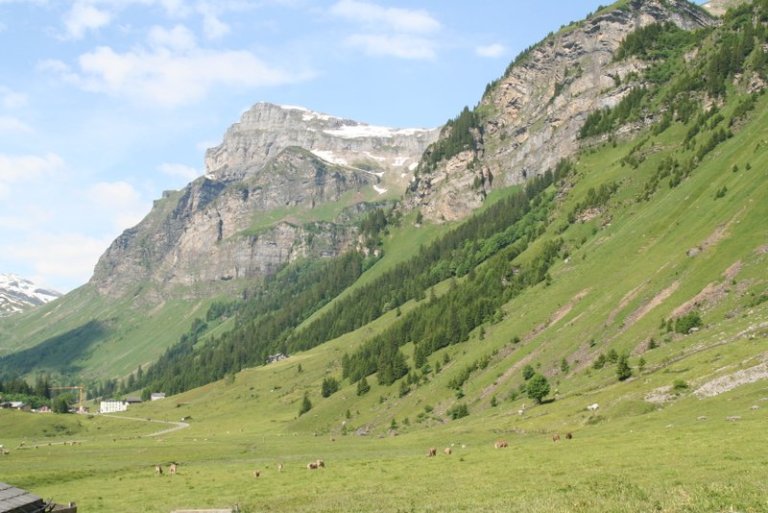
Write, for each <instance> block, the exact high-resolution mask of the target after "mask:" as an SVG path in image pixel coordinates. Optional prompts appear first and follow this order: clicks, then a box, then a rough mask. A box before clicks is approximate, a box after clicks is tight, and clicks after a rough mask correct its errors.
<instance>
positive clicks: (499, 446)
mask: <svg viewBox="0 0 768 513" xmlns="http://www.w3.org/2000/svg"><path fill="white" fill-rule="evenodd" d="M493 446H494V447H495V448H496V449H504V448H506V447H509V444H508V443H507V441H506V440H496V443H495V444H493Z"/></svg>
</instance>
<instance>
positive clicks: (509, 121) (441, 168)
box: [408, 0, 714, 222]
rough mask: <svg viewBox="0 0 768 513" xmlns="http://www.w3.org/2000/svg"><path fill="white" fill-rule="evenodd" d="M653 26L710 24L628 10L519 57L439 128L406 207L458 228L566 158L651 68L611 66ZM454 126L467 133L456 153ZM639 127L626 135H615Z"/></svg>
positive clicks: (680, 3) (636, 6)
mask: <svg viewBox="0 0 768 513" xmlns="http://www.w3.org/2000/svg"><path fill="white" fill-rule="evenodd" d="M660 22H669V23H674V24H675V25H676V26H678V27H680V28H682V29H685V30H694V29H700V28H703V27H708V26H711V25H712V24H713V23H714V19H713V18H711V17H710V16H709V15H708V14H707V13H706V12H705V11H704V10H702V9H701V8H700V7H698V6H696V5H694V4H691V3H690V2H687V1H685V0H669V1H666V0H631V1H628V2H621V5H619V6H618V8H615V7H611V8H603V9H601V10H598V12H597V13H595V14H594V15H593V16H591V17H589V18H587V19H586V20H583V21H580V22H574V23H571V24H570V25H569V26H568V27H566V28H565V29H563V30H560V31H558V32H557V33H553V34H550V35H549V36H547V38H545V39H544V40H543V41H541V42H540V43H538V44H536V45H534V46H532V47H530V48H528V49H527V50H525V51H524V52H523V53H521V54H520V55H519V56H518V57H517V58H516V59H515V61H514V62H513V63H512V64H510V66H509V67H508V69H507V71H506V72H505V73H504V75H503V76H502V77H501V78H500V79H498V80H496V81H494V82H492V83H491V84H489V85H488V87H487V88H486V91H485V94H484V95H483V97H482V99H481V100H480V102H479V103H478V105H477V106H476V107H475V108H474V109H473V110H472V111H470V110H468V109H466V110H465V111H464V112H463V113H462V114H461V115H459V116H458V117H457V118H455V119H454V120H452V121H451V122H449V123H448V124H447V125H446V126H445V128H443V130H442V132H441V135H440V139H439V140H438V141H437V143H436V144H435V145H434V146H433V147H432V148H430V149H429V150H428V151H427V152H426V153H425V155H424V158H423V159H422V161H421V162H420V164H419V167H418V169H417V173H418V180H417V181H416V182H414V184H413V185H412V188H411V191H412V194H410V196H409V198H408V199H409V202H410V204H411V206H412V207H413V208H419V209H420V210H421V211H422V213H423V214H424V215H425V216H426V217H427V218H428V219H431V220H434V221H438V222H442V221H453V220H457V219H462V218H464V217H466V216H467V215H469V214H470V213H471V212H472V211H474V210H475V209H476V208H478V207H479V206H480V205H481V204H482V202H483V200H484V198H485V196H486V195H487V193H488V192H489V191H490V190H491V189H492V188H499V187H509V186H510V185H515V184H521V183H524V182H526V181H527V180H528V179H530V178H532V177H534V176H539V175H542V174H543V173H544V172H545V171H546V170H547V169H550V168H553V167H554V166H555V164H557V162H558V161H560V160H561V159H564V158H569V157H571V156H573V155H574V154H575V153H576V152H577V151H578V150H579V149H580V147H581V144H580V142H579V141H578V133H579V130H580V129H581V126H582V125H583V124H584V121H585V120H586V118H587V116H588V115H589V113H590V112H593V111H595V110H597V109H602V108H610V107H614V106H616V105H617V104H618V103H619V102H621V100H622V99H623V98H625V97H626V96H627V95H628V94H629V93H630V91H631V90H632V88H633V87H637V86H638V85H640V84H641V81H640V80H638V79H639V77H641V76H642V73H643V71H644V70H645V69H646V68H647V67H648V63H647V62H643V61H641V60H639V59H625V60H616V59H614V54H615V52H616V50H617V49H618V48H619V46H620V45H621V43H622V41H623V40H624V39H625V38H626V37H627V35H629V34H631V33H632V32H634V31H636V30H638V29H641V28H643V27H647V26H649V25H651V24H655V23H660ZM456 124H463V125H465V126H468V127H469V128H470V131H471V134H470V136H469V137H468V138H467V139H466V140H465V141H464V143H463V144H461V145H458V144H456V143H455V140H456V139H457V136H456V134H455V132H456V130H454V125H456ZM641 127H642V125H640V124H635V125H629V126H625V127H622V133H627V132H628V131H635V130H637V129H639V128H641ZM460 130H462V131H463V130H466V128H461V129H460Z"/></svg>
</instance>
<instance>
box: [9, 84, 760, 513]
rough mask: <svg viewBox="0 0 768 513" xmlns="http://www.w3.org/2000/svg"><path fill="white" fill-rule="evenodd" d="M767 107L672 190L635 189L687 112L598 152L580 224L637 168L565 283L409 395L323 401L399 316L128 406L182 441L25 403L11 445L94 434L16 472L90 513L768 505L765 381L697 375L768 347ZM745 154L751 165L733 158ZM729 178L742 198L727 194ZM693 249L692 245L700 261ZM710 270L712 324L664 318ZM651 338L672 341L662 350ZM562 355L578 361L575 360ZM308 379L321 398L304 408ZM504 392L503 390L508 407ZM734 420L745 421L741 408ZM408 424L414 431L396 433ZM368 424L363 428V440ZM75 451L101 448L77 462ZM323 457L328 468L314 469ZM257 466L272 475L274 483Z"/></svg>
mask: <svg viewBox="0 0 768 513" xmlns="http://www.w3.org/2000/svg"><path fill="white" fill-rule="evenodd" d="M766 107H768V105H767V102H766V99H765V98H763V99H761V101H760V103H759V105H758V108H757V109H756V110H755V113H754V115H753V116H752V119H751V121H750V122H749V125H748V126H747V127H745V128H744V129H743V130H742V131H741V132H740V133H738V134H737V136H736V137H734V138H733V139H731V140H729V141H728V142H726V143H724V144H722V145H720V146H719V147H718V148H717V149H716V150H715V151H714V152H713V153H712V154H710V155H709V156H707V157H706V158H705V160H704V162H703V163H702V165H701V166H700V167H699V168H698V169H697V170H696V171H695V172H694V174H693V175H692V176H691V177H689V178H688V179H687V180H685V181H684V182H683V183H682V184H681V185H680V186H679V187H677V188H675V189H669V188H668V187H667V186H666V184H665V183H664V184H662V185H661V186H660V187H659V190H658V191H657V193H656V194H655V196H654V197H653V198H652V199H651V200H650V201H649V202H637V201H635V197H636V195H637V193H638V192H639V191H641V190H642V187H643V185H644V183H645V182H646V181H647V179H648V178H649V177H650V175H651V174H652V173H653V172H654V171H655V169H656V164H657V163H658V161H659V160H661V159H662V158H663V157H664V156H665V155H666V154H676V153H677V152H679V149H678V148H677V147H676V146H675V144H674V141H676V140H679V137H680V135H681V134H682V133H683V129H682V128H681V127H673V128H672V129H670V130H669V131H667V132H665V133H664V134H662V135H661V136H659V137H657V138H653V139H651V140H650V141H649V142H648V143H647V145H646V147H647V148H653V150H652V151H651V152H650V153H649V156H648V159H647V160H646V162H645V163H644V164H643V165H641V166H640V167H639V168H638V169H636V170H633V169H630V168H629V167H626V168H622V167H621V165H620V164H619V160H620V159H621V157H622V156H624V155H625V154H626V153H627V152H628V151H629V149H630V148H631V147H632V146H633V144H634V142H632V143H626V144H619V145H618V146H617V147H615V148H614V147H611V146H606V147H603V148H601V149H599V150H598V151H596V152H594V153H592V154H589V155H586V156H584V157H583V158H582V159H581V160H580V162H579V163H578V165H577V169H578V173H579V176H578V180H577V181H576V182H575V186H574V187H573V189H572V190H571V192H570V193H569V195H567V196H566V197H565V199H564V200H563V203H562V204H561V205H560V209H559V212H560V213H559V214H558V215H559V216H560V218H561V219H562V218H564V214H565V213H567V212H568V211H570V210H571V208H572V207H573V205H574V204H575V203H576V202H578V201H580V200H581V199H583V198H584V197H585V195H586V191H587V190H588V189H589V188H590V187H595V186H597V185H599V184H600V183H604V182H609V181H617V182H620V184H621V187H620V189H619V192H618V193H617V194H616V195H615V196H614V197H613V198H612V199H611V201H610V203H609V205H608V208H607V210H606V211H605V212H603V213H602V215H600V216H598V217H597V218H595V219H593V220H591V221H588V222H585V223H578V222H577V223H575V224H574V225H572V226H570V227H569V228H568V229H567V230H565V231H564V232H563V233H562V234H560V235H559V236H562V237H563V238H564V239H565V241H566V247H567V249H568V251H569V253H570V255H569V258H568V259H567V261H565V260H563V261H561V262H559V263H558V264H556V266H555V267H554V268H553V270H552V272H551V274H552V278H553V279H552V283H551V284H550V285H548V286H545V285H540V286H538V287H536V288H534V289H532V290H529V291H527V292H526V293H524V294H523V295H521V296H519V297H518V298H516V299H514V300H513V301H511V302H510V303H509V304H508V305H506V307H505V312H506V315H505V317H504V319H503V320H502V321H500V322H498V323H496V324H493V325H487V326H485V330H486V333H485V337H484V340H482V341H481V340H479V334H478V333H475V334H473V337H472V341H470V342H469V343H465V344H459V345H456V346H453V347H449V348H446V349H444V350H442V351H441V352H439V353H437V354H436V355H433V356H432V357H431V358H430V362H431V363H433V364H434V363H435V362H436V361H437V360H438V359H439V360H441V361H442V359H443V357H444V353H447V354H448V355H449V358H450V363H448V364H447V365H444V366H443V368H442V371H441V372H440V373H439V374H433V373H432V374H430V376H429V379H428V382H426V383H423V384H422V385H420V386H419V387H417V388H415V389H414V390H413V391H412V392H411V393H410V394H408V395H407V396H405V397H403V398H399V397H398V386H397V385H394V386H392V387H380V386H379V385H377V384H376V382H375V379H371V380H369V381H370V383H371V385H372V390H371V391H370V392H369V393H368V394H367V395H365V396H363V397H357V396H356V394H355V387H354V385H350V384H347V383H344V386H343V388H342V390H341V391H340V392H338V393H336V394H334V395H333V396H331V397H330V398H328V399H323V398H321V397H320V395H319V389H320V382H321V381H322V379H323V377H324V376H327V375H335V376H339V374H340V358H341V356H342V354H343V353H344V352H345V351H348V350H350V349H352V348H354V347H356V346H357V345H358V344H360V343H361V342H362V341H363V340H365V339H366V338H368V337H370V336H371V335H372V334H374V333H376V332H377V331H379V330H381V329H384V328H386V326H388V325H389V324H390V323H391V322H393V321H394V319H395V313H394V312H389V313H388V314H386V315H385V316H383V317H382V318H381V319H379V320H378V321H376V322H374V323H372V324H370V325H368V326H366V327H364V328H361V329H360V330H358V332H355V333H350V334H348V335H345V336H344V337H341V338H340V339H338V340H335V341H332V342H330V343H328V344H324V345H323V346H320V347H318V348H315V349H314V350H312V351H309V352H306V353H301V354H297V355H294V356H292V357H291V358H290V359H288V360H285V361H282V362H279V363H277V364H273V365H270V366H267V367H260V368H254V369H248V370H246V371H244V372H242V373H240V374H239V375H238V376H237V377H236V379H235V380H234V381H233V382H228V383H227V382H219V383H214V384H211V385H208V386H205V387H202V388H200V389H196V390H193V391H190V392H187V393H185V394H181V395H179V396H176V397H172V398H169V399H166V400H165V401H161V402H156V403H152V404H147V405H142V406H139V407H137V408H135V409H132V411H131V412H130V414H131V416H138V417H147V418H152V419H168V420H178V418H179V417H181V416H191V417H192V420H191V421H190V422H191V424H192V425H191V427H190V428H189V429H187V430H183V431H179V432H177V433H174V434H171V435H167V436H162V437H156V438H138V437H137V436H138V435H139V434H141V433H147V432H149V431H151V430H153V429H156V426H152V425H146V426H145V425H142V424H139V423H137V422H135V421H129V420H125V421H124V423H125V424H124V425H120V427H117V425H116V424H115V422H117V421H116V420H115V419H107V418H94V419H85V418H83V417H77V418H61V417H54V419H57V421H59V422H62V423H66V424H72V423H77V424H80V425H79V426H74V427H73V428H72V429H73V430H74V434H68V435H63V436H59V437H53V438H50V437H48V436H46V434H49V433H50V429H51V428H50V426H47V425H46V426H45V427H43V425H42V424H38V423H37V422H35V423H30V422H29V421H28V420H26V419H28V418H29V416H28V417H25V418H24V419H25V420H24V421H23V422H24V423H25V424H24V427H23V428H16V427H14V426H19V425H20V422H22V421H21V420H20V419H22V417H21V416H19V414H9V413H6V412H0V413H2V415H0V433H3V437H4V439H3V440H2V441H0V442H3V443H5V445H6V446H7V447H15V446H16V445H18V443H19V442H20V441H21V440H26V441H27V446H29V445H33V444H35V443H38V444H39V443H40V442H43V443H47V440H63V439H68V438H72V437H77V438H79V439H80V438H81V439H83V440H84V443H83V445H81V446H74V447H72V446H64V445H53V446H51V447H47V446H45V447H41V448H40V449H37V450H34V449H22V450H13V451H12V454H11V455H10V456H9V457H8V458H4V459H0V475H2V476H3V477H4V480H6V481H9V482H12V483H14V484H16V485H19V486H23V487H28V488H32V489H33V490H34V491H35V492H36V493H38V494H41V495H44V496H53V497H56V498H57V499H59V500H76V501H78V502H79V503H80V505H81V507H82V508H83V509H88V510H103V509H108V508H113V509H124V510H142V511H149V512H152V511H158V512H160V511H168V510H169V509H171V508H174V507H182V506H189V507H192V506H194V507H213V506H222V505H231V504H234V503H240V504H241V505H242V506H243V507H244V509H245V510H246V511H248V510H251V511H261V510H263V509H269V510H271V511H292V512H295V511H310V510H311V511H315V512H316V511H384V510H386V511H397V510H401V511H410V510H414V511H466V510H472V511H477V510H484V511H531V512H533V511H537V512H565V511H568V512H579V511H583V512H592V511H626V512H637V511H666V512H699V511H701V512H704V511H708V512H709V511H730V510H734V511H744V512H759V511H764V510H765V509H766V507H768V505H767V504H766V502H765V497H766V496H767V495H768V494H767V493H766V492H768V489H766V488H767V487H766V483H768V470H766V469H768V466H766V463H768V461H767V460H766V457H765V455H764V451H763V450H762V446H763V445H764V425H765V420H766V413H765V412H766V408H768V404H767V403H766V402H765V399H766V398H768V383H767V382H766V381H765V380H760V381H757V382H754V383H751V384H746V385H743V386H740V387H737V388H735V389H733V390H731V391H728V392H725V393H722V394H721V395H718V396H715V397H710V398H702V399H699V398H698V397H696V396H695V395H694V394H692V393H691V390H695V389H696V388H698V387H699V386H700V385H702V384H704V383H706V382H709V381H711V380H712V379H714V378H716V377H720V376H726V375H732V374H733V373H735V372H737V371H739V370H742V369H746V368H750V367H754V366H756V365H757V364H759V363H761V362H763V361H764V360H765V359H766V356H768V354H767V347H768V346H766V338H768V303H766V302H764V303H762V304H759V305H757V306H751V303H752V302H753V299H754V297H755V296H759V295H760V294H762V293H765V292H766V291H767V290H768V275H766V273H765V268H766V260H768V225H766V223H765V219H768V204H766V202H765V198H766V197H768V142H766V141H765V140H764V138H765V133H764V131H763V130H761V129H760V127H764V126H767V124H768V109H767V108H766ZM747 162H749V163H750V165H751V170H749V171H747V170H746V169H745V167H746V163H747ZM734 164H738V165H739V168H740V171H738V172H735V173H734V172H733V171H732V168H733V165H734ZM723 185H726V186H727V188H728V192H727V194H726V195H725V197H723V198H720V199H715V192H716V191H717V190H718V189H720V188H721V187H722V186H723ZM560 225H561V223H559V222H558V221H557V220H556V221H555V222H554V223H553V224H552V229H551V232H550V233H548V234H545V236H544V238H548V237H554V236H556V234H555V233H554V230H555V228H556V227H558V226H560ZM697 247H698V248H701V249H700V252H699V253H698V254H697V255H696V256H693V257H691V256H688V255H687V250H689V249H691V248H697ZM521 258H523V259H524V258H526V255H523V256H522V257H521ZM708 285H709V286H710V287H709V289H708V290H710V291H714V292H711V293H709V294H706V295H702V296H700V300H699V305H698V307H697V308H698V310H699V311H700V313H701V316H702V318H703V319H704V322H705V327H704V328H703V329H702V330H700V331H699V332H697V333H695V334H691V335H686V336H683V335H676V334H669V333H666V332H665V331H662V330H660V329H659V324H660V321H661V320H662V319H667V318H670V317H671V316H672V313H673V312H674V311H675V309H677V308H678V307H680V306H681V305H684V304H686V303H687V302H689V301H690V300H691V299H692V298H694V296H697V295H698V294H699V293H700V292H701V291H702V290H704V289H705V288H707V286H708ZM440 288H442V287H440ZM413 306H414V305H413V304H409V305H406V307H405V308H404V309H403V310H404V311H407V310H408V309H409V308H412V307H413ZM515 336H517V337H519V338H520V339H521V341H520V342H519V343H517V344H515V343H514V342H513V339H514V337H515ZM650 338H654V340H656V341H657V342H658V344H659V347H658V348H656V349H653V350H647V342H648V340H649V339H650ZM611 348H614V349H617V350H619V351H623V350H627V351H630V352H631V353H632V357H631V359H630V362H631V364H632V366H633V370H634V373H635V376H634V377H633V378H631V379H630V380H628V381H626V382H618V381H617V379H616V375H615V367H614V366H612V365H608V366H607V367H606V368H604V369H602V370H594V369H592V368H591V366H590V364H591V362H592V361H593V360H594V358H595V357H596V356H597V355H598V354H599V353H600V352H607V351H608V350H609V349H611ZM405 352H406V354H410V348H409V347H407V346H406V348H405ZM641 354H642V356H643V358H644V359H645V360H646V362H647V364H646V367H645V369H644V371H643V372H640V371H639V369H638V361H639V357H640V355H641ZM484 355H492V358H491V363H490V365H489V366H488V367H487V368H486V369H485V370H482V371H476V372H475V373H473V374H472V377H471V378H470V380H469V381H468V382H467V383H466V384H465V386H464V393H465V394H466V396H465V397H464V399H463V401H464V402H466V403H467V404H468V405H469V409H470V412H471V414H470V415H469V417H466V418H464V419H460V420H456V421H450V420H447V418H446V415H445V411H446V410H447V409H448V408H449V407H450V406H451V405H453V404H455V403H456V402H457V400H456V398H455V396H454V391H453V390H451V389H449V388H448V386H447V383H448V381H449V380H450V379H451V378H452V377H453V376H455V375H456V374H457V373H458V372H459V371H460V370H461V369H462V368H463V367H464V366H466V365H467V364H469V363H471V362H473V361H474V360H476V359H477V358H479V357H481V356H484ZM563 357H566V358H567V360H568V362H569V364H570V367H571V370H570V371H569V372H568V373H563V372H562V371H561V370H560V362H561V359H562V358H563ZM526 363H531V364H532V365H534V366H536V367H538V368H539V370H540V371H541V372H544V373H545V374H547V376H548V377H549V379H550V382H551V383H552V385H553V390H554V389H557V396H556V400H555V401H553V402H550V403H547V404H544V405H540V406H533V405H532V404H531V402H530V401H529V400H527V399H524V398H521V397H516V398H515V397H513V396H514V394H513V392H514V391H516V390H517V389H518V387H519V385H520V383H521V382H522V377H521V373H520V370H521V368H522V366H523V365H524V364H526ZM299 364H301V368H302V370H303V371H302V372H301V373H299V372H298V366H299ZM433 367H434V365H433ZM675 380H683V381H685V382H686V383H687V384H688V385H689V387H690V388H689V389H688V390H683V391H682V392H680V393H679V394H678V395H672V396H670V397H668V399H667V400H666V401H665V402H661V403H654V402H651V401H648V400H647V397H648V396H649V394H653V393H657V395H658V391H659V389H663V387H668V386H669V385H671V384H672V383H673V382H674V381H675ZM305 392H308V393H309V396H310V398H311V400H312V402H313V403H314V408H313V409H312V410H311V411H310V412H309V413H308V414H306V415H304V416H302V417H299V418H297V417H296V414H297V411H298V407H299V403H300V400H301V397H302V396H303V394H304V393H305ZM494 395H495V396H496V397H497V400H498V402H499V404H498V406H496V407H491V406H490V403H491V398H492V397H493V396H494ZM594 402H597V403H599V404H600V410H599V411H598V412H597V414H594V415H592V414H590V413H588V412H587V411H586V410H585V406H586V405H587V404H591V403H594ZM523 404H525V405H526V413H525V414H524V415H522V416H521V415H518V410H519V409H520V408H521V407H522V405H523ZM755 406H756V407H757V409H753V407H755ZM347 411H349V418H347V415H346V414H347ZM731 416H737V417H740V420H737V421H728V420H727V417H731ZM393 419H394V420H395V422H396V424H397V432H398V433H399V436H397V437H393V436H389V434H388V430H389V427H390V426H391V423H392V420H393ZM46 422H51V421H46ZM42 429H48V432H46V433H43V432H42ZM142 429H143V431H142ZM357 429H362V430H364V431H367V432H368V433H369V434H368V436H357V435H355V434H354V433H355V431H356V430H357ZM59 430H61V428H59ZM124 430H128V431H127V432H126V431H124ZM565 431H572V432H573V433H574V434H575V438H574V440H572V441H565V440H562V441H561V442H559V443H552V441H551V440H550V435H551V434H552V433H554V432H559V433H563V432H565ZM345 433H347V434H346V435H345ZM331 437H333V438H334V439H335V441H331ZM499 437H504V438H506V439H508V440H509V441H510V446H511V447H510V449H508V450H506V451H504V450H494V449H493V448H492V444H493V441H494V440H496V439H497V438H499ZM115 438H118V439H117V441H115V440H114V439H115ZM736 442H738V443H736ZM451 445H453V450H454V454H453V455H452V456H450V457H448V456H445V455H443V454H440V455H439V456H438V457H437V458H426V457H425V454H426V449H427V448H428V447H430V446H435V447H438V448H442V447H444V446H451ZM74 455H76V457H77V461H78V462H79V461H84V462H85V461H87V464H86V463H83V464H80V463H78V464H77V465H76V467H77V471H76V472H72V468H71V467H72V466H73V456H74ZM80 456H87V458H80ZM318 457H320V458H323V459H325V460H326V462H327V464H328V468H327V469H325V470H323V471H319V472H310V471H308V470H306V469H305V468H304V466H305V465H306V462H307V461H309V460H313V459H315V458H318ZM170 461H180V462H181V463H182V466H181V473H180V474H179V475H178V476H175V477H173V478H170V477H168V476H166V477H163V478H162V479H161V478H156V477H155V476H153V475H152V469H151V465H152V464H155V463H168V462H170ZM278 462H283V463H284V464H285V465H286V470H285V472H284V473H277V472H276V470H275V467H276V465H277V463H278ZM254 469H260V470H261V471H263V475H262V477H260V478H259V479H258V480H256V479H255V478H254V477H253V476H252V471H253V470H254ZM105 470H106V471H107V472H105ZM414 476H417V477H418V479H413V477H414ZM115 490H118V492H115Z"/></svg>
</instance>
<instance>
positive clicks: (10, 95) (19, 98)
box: [0, 86, 27, 109]
mask: <svg viewBox="0 0 768 513" xmlns="http://www.w3.org/2000/svg"><path fill="white" fill-rule="evenodd" d="M26 104H27V95H26V94H24V93H18V92H16V91H13V90H12V89H9V88H7V87H3V86H0V105H2V106H3V108H5V109H18V108H21V107H23V106H25V105H26Z"/></svg>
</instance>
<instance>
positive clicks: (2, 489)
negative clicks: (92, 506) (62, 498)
mask: <svg viewBox="0 0 768 513" xmlns="http://www.w3.org/2000/svg"><path fill="white" fill-rule="evenodd" d="M43 511H53V512H58V513H77V506H75V505H74V504H70V505H69V506H62V505H59V504H52V503H47V502H45V501H44V500H43V499H41V498H40V497H38V496H37V495H34V494H31V493H29V492H28V491H26V490H22V489H21V488H16V487H15V486H11V485H9V484H6V483H0V513H42V512H43Z"/></svg>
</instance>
